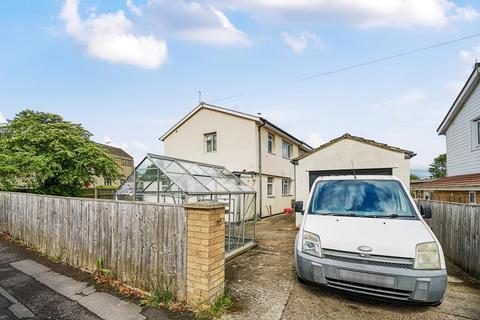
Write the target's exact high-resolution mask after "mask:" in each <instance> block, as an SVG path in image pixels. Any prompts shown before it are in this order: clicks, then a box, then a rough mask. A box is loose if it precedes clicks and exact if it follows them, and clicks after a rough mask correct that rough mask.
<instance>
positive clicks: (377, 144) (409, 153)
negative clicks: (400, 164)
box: [293, 133, 417, 161]
mask: <svg viewBox="0 0 480 320" xmlns="http://www.w3.org/2000/svg"><path fill="white" fill-rule="evenodd" d="M345 139H350V140H354V141H357V142H360V143H365V144H368V145H371V146H374V147H378V148H382V149H385V150H389V151H394V152H400V153H404V154H405V158H406V159H411V158H413V157H415V156H416V155H417V154H416V153H415V152H413V151H409V150H405V149H401V148H397V147H393V146H389V145H388V144H385V143H380V142H377V141H374V140H368V139H364V138H362V137H357V136H352V135H351V134H349V133H345V134H344V135H343V136H341V137H338V138H336V139H333V140H331V141H329V142H327V143H325V144H322V145H321V146H319V147H317V148H315V149H313V150H312V151H310V152H308V153H305V154H303V155H301V156H299V157H297V158H295V159H293V161H298V160H300V159H303V158H306V157H308V156H309V155H311V154H313V153H315V152H317V151H319V150H322V149H325V148H327V147H329V146H331V145H333V144H335V143H337V142H340V141H342V140H345Z"/></svg>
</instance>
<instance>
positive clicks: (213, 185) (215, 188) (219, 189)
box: [195, 176, 227, 193]
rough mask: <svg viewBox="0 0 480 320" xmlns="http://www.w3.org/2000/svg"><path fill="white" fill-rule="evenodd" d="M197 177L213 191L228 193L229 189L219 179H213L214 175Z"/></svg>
mask: <svg viewBox="0 0 480 320" xmlns="http://www.w3.org/2000/svg"><path fill="white" fill-rule="evenodd" d="M195 178H196V179H198V181H200V183H201V184H203V185H204V186H205V187H207V188H208V190H210V192H211V193H226V192H227V189H225V188H224V187H223V186H222V185H221V184H219V183H218V182H217V181H215V180H213V179H212V177H205V176H196V177H195Z"/></svg>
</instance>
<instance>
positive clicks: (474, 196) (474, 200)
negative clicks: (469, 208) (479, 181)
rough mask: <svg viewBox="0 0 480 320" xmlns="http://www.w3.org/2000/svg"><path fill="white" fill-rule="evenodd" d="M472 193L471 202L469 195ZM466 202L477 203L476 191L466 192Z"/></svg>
mask: <svg viewBox="0 0 480 320" xmlns="http://www.w3.org/2000/svg"><path fill="white" fill-rule="evenodd" d="M472 195H473V202H472V198H471V196H472ZM468 203H469V204H477V192H476V191H469V192H468Z"/></svg>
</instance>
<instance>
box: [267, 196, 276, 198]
mask: <svg viewBox="0 0 480 320" xmlns="http://www.w3.org/2000/svg"><path fill="white" fill-rule="evenodd" d="M267 198H275V196H267Z"/></svg>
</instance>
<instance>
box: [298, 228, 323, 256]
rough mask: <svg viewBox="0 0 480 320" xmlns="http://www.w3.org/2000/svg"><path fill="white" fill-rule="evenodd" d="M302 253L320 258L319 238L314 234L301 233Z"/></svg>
mask: <svg viewBox="0 0 480 320" xmlns="http://www.w3.org/2000/svg"><path fill="white" fill-rule="evenodd" d="M302 252H303V253H306V254H310V255H312V256H317V257H321V256H322V248H321V247H320V238H319V237H318V236H317V235H316V234H314V233H311V232H307V231H303V239H302Z"/></svg>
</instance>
